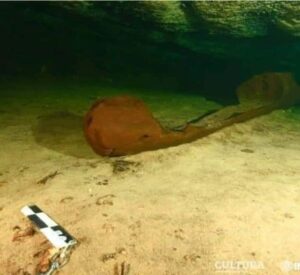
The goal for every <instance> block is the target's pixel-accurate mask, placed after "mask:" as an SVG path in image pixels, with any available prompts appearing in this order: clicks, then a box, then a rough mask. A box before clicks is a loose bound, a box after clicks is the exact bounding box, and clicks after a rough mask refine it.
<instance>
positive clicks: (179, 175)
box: [0, 86, 300, 275]
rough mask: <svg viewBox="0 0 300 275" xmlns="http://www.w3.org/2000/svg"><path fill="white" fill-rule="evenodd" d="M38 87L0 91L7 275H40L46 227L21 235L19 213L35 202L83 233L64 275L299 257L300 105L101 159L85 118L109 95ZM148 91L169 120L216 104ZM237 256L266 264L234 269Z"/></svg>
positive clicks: (166, 274)
mask: <svg viewBox="0 0 300 275" xmlns="http://www.w3.org/2000/svg"><path fill="white" fill-rule="evenodd" d="M35 89H36V90H35V91H34V92H33V91H32V90H34V89H33V88H30V89H29V88H24V89H23V88H22V86H21V87H20V86H18V88H17V89H16V88H14V87H12V88H6V91H4V92H3V96H1V104H0V123H1V128H0V143H1V148H0V228H1V230H0V274H1V275H10V274H14V275H17V274H34V270H35V268H36V265H37V263H38V261H39V252H41V251H43V250H45V249H46V248H47V246H48V244H47V242H45V238H44V237H43V236H42V235H41V234H40V233H36V234H34V235H33V236H28V237H24V238H21V239H20V240H18V241H12V239H13V236H14V234H15V230H16V228H20V229H24V228H26V227H27V226H28V225H29V222H28V221H27V219H26V218H25V217H23V215H22V214H21V213H20V209H21V208H22V207H23V206H24V205H27V204H29V203H34V204H37V205H38V206H39V207H40V208H42V209H43V210H44V211H45V212H47V213H48V214H49V215H50V216H51V217H53V218H54V219H55V220H56V221H57V222H59V223H60V224H61V225H62V226H64V227H65V228H66V229H67V230H68V231H69V232H70V233H71V234H72V235H73V236H74V237H75V238H76V239H77V240H78V241H79V245H78V246H77V247H76V248H75V249H74V251H73V254H72V256H71V258H70V261H69V263H68V264H67V265H66V266H64V267H63V268H62V269H61V270H60V271H59V274H61V275H70V274H78V275H85V274H87V275H102V274H103V275H106V274H107V275H109V274H111V275H118V274H117V272H116V266H119V267H120V266H121V264H122V263H126V265H130V272H129V274H132V275H134V274H139V275H152V274H153V275H154V274H159V275H192V274H204V275H210V274H225V273H226V274H270V275H275V274H284V269H282V266H281V265H282V262H283V261H286V260H288V261H290V262H296V263H297V262H300V123H299V122H300V116H299V109H297V112H296V113H298V115H297V116H294V115H291V113H293V112H295V110H296V109H294V111H293V110H287V111H283V110H278V111H275V112H273V113H272V114H269V115H266V116H263V117H260V118H256V119H253V120H251V121H248V122H246V123H242V124H238V125H234V126H232V127H228V128H226V129H224V130H222V131H220V132H217V133H215V134H212V135H210V136H208V137H206V138H203V139H200V140H198V141H196V142H193V143H190V144H185V145H181V146H177V147H173V148H168V149H162V150H157V151H152V152H145V153H141V154H137V155H133V156H127V157H120V158H103V157H100V156H97V155H95V154H94V153H93V152H92V151H91V150H90V148H89V147H88V146H87V145H86V142H85V140H84V138H83V135H82V131H81V117H82V114H83V113H84V111H85V110H87V108H88V106H89V104H90V103H91V102H92V101H93V100H94V98H97V97H98V96H102V95H107V94H105V92H103V91H102V90H99V89H96V88H94V89H90V90H91V92H90V94H89V95H88V96H87V94H84V93H82V92H81V93H80V91H79V92H78V93H76V92H75V93H74V94H73V95H70V94H68V93H67V92H65V91H60V90H59V89H55V92H49V91H48V90H47V89H46V88H45V89H44V90H40V89H39V88H38V87H36V88H35ZM86 89H87V88H86ZM20 90H22V92H20V93H19V92H18V91H20ZM58 90H59V91H58ZM119 92H120V91H115V93H116V94H117V93H119ZM121 92H122V93H124V91H121ZM112 94H113V93H112ZM141 97H142V98H144V99H145V101H146V102H147V103H148V104H149V105H150V107H152V109H153V110H154V113H155V114H156V116H157V117H158V118H159V119H160V120H162V121H165V124H169V125H171V124H172V123H173V124H176V123H179V124H180V123H182V121H184V120H186V119H188V118H191V117H193V116H194V115H196V114H197V113H199V109H201V108H202V110H204V109H210V108H212V107H215V106H216V104H214V103H211V102H207V101H205V100H204V99H203V98H201V97H199V96H195V95H194V96H190V97H187V96H179V95H175V94H173V95H172V94H168V95H166V96H164V97H162V98H160V97H159V95H155V94H152V95H151V96H147V95H145V94H141ZM147 100H148V101H147ZM201 106H202V107H201ZM203 106H204V107H203ZM174 120H176V121H175V122H174ZM51 174H55V176H54V177H52V178H49V179H48V180H46V182H45V183H44V184H43V183H42V184H41V183H40V184H39V182H40V181H41V180H42V179H43V178H45V177H47V176H48V175H51ZM223 261H225V264H224V265H223V267H224V269H222V265H220V263H224V262H223ZM226 261H228V262H229V263H232V264H233V265H232V266H231V267H229V268H228V262H226ZM237 261H249V262H254V263H255V262H256V263H259V268H258V269H255V268H253V266H252V268H246V269H243V268H240V269H238V270H234V266H235V263H236V262H237ZM226 263H227V264H226ZM244 271H245V272H244ZM120 274H121V273H120Z"/></svg>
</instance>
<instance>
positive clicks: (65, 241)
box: [21, 205, 77, 248]
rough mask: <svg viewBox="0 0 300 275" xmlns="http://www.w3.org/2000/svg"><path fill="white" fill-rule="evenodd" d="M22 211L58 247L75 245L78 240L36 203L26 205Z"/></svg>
mask: <svg viewBox="0 0 300 275" xmlns="http://www.w3.org/2000/svg"><path fill="white" fill-rule="evenodd" d="M21 212H22V213H23V214H24V215H25V216H26V217H27V218H28V219H29V220H30V221H31V222H32V223H33V224H34V225H35V226H36V227H38V229H39V230H40V231H41V232H42V233H43V235H44V236H45V237H46V238H47V239H48V240H49V241H50V242H51V243H52V244H53V246H54V247H56V248H63V247H68V246H70V245H74V244H76V243H77V241H76V240H75V239H74V238H73V237H72V236H71V235H70V234H69V233H68V232H67V231H66V230H65V229H64V228H63V227H62V226H60V225H59V224H57V223H56V222H55V221H54V220H52V219H51V218H50V217H49V216H48V215H47V214H46V213H44V212H43V211H42V210H41V209H40V208H39V207H38V206H36V205H26V206H24V207H23V208H22V209H21Z"/></svg>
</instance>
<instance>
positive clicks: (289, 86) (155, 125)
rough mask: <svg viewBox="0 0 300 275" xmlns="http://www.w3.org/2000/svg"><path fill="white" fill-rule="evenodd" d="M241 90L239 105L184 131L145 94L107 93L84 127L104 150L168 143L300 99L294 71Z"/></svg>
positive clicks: (126, 152) (127, 151)
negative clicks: (153, 108)
mask: <svg viewBox="0 0 300 275" xmlns="http://www.w3.org/2000/svg"><path fill="white" fill-rule="evenodd" d="M237 96H238V98H239V101H240V104H239V105H233V106H228V107H225V108H222V109H221V110H219V111H217V112H215V113H213V114H210V115H208V116H206V117H204V118H202V119H200V120H199V121H197V122H193V123H190V124H187V125H186V126H185V127H183V129H182V130H180V131H176V130H167V129H164V128H163V127H162V126H161V125H160V123H159V122H158V121H157V120H156V119H155V118H154V117H153V116H152V114H151V112H150V111H149V109H148V108H147V106H146V105H145V104H144V103H143V102H142V101H141V100H140V99H137V98H134V97H131V96H117V97H112V98H106V99H102V100H99V101H97V102H95V103H94V104H93V105H92V107H91V109H90V110H89V111H88V113H87V114H86V116H85V120H84V132H85V136H86V139H87V141H88V142H89V144H90V145H91V147H92V148H93V150H94V151H95V152H96V153H98V154H100V155H103V156H120V155H129V154H134V153H139V152H142V151H148V150H155V149H160V148H166V147H170V146H175V145H179V144H183V143H187V142H191V141H193V140H196V139H198V138H201V137H204V136H207V135H209V134H211V133H213V132H216V131H218V130H220V129H222V128H224V127H227V126H230V125H232V124H234V123H239V122H243V121H246V120H249V119H251V118H254V117H257V116H260V115H264V114H267V113H269V112H271V111H273V110H275V109H279V108H285V107H288V106H291V105H293V104H295V103H297V102H299V101H300V87H299V86H298V84H297V83H296V81H295V80H294V78H293V76H292V75H291V74H289V73H265V74H261V75H257V76H254V77H253V78H251V79H249V80H248V81H246V82H244V83H243V84H242V85H240V86H239V87H238V89H237Z"/></svg>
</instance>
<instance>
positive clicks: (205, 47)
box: [0, 1, 300, 98]
mask: <svg viewBox="0 0 300 275" xmlns="http://www.w3.org/2000/svg"><path fill="white" fill-rule="evenodd" d="M0 5H1V11H0V13H1V14H0V27H1V34H2V39H1V40H2V43H1V46H0V47H1V48H0V50H1V66H0V73H1V76H2V77H3V78H5V77H11V76H14V77H41V78H42V77H46V76H51V77H53V78H67V77H73V78H76V79H81V78H95V79H99V80H100V81H103V82H104V83H110V84H112V85H125V84H126V85H133V86H144V87H147V88H151V87H155V88H164V89H167V88H170V89H178V90H182V91H201V92H202V93H203V94H204V95H206V96H208V97H216V98H221V97H225V98H226V97H227V98H233V97H234V90H235V88H236V86H237V85H238V84H239V83H241V82H242V81H244V80H245V79H247V78H249V77H250V76H252V75H253V74H258V73H262V72H268V71H291V72H293V73H295V74H296V75H298V74H299V72H300V69H299V62H297V60H298V58H299V57H300V46H298V45H299V43H298V40H299V38H298V32H297V28H298V25H295V23H294V22H295V20H294V19H293V16H295V14H296V11H297V10H299V4H298V3H297V4H290V5H289V4H284V5H283V4H280V3H278V4H272V3H271V2H268V1H265V4H262V3H260V2H259V1H258V2H255V1H253V2H251V3H250V2H248V3H244V4H241V3H240V2H236V4H234V3H232V2H226V3H224V2H223V3H222V5H221V3H220V2H217V3H209V5H208V2H205V1H203V2H181V1H174V2H142V1H141V2H114V1H113V2H70V3H68V2H52V3H51V2H40V3H34V2H27V3H13V2H2V3H0ZM291 11H293V12H291ZM216 15H217V18H218V19H216ZM233 15H234V16H233ZM218 16H219V17H218ZM289 17H290V18H289ZM226 18H227V19H226ZM299 29H300V28H299Z"/></svg>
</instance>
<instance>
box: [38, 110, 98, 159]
mask: <svg viewBox="0 0 300 275" xmlns="http://www.w3.org/2000/svg"><path fill="white" fill-rule="evenodd" d="M32 132H33V136H34V138H35V141H36V142H37V143H38V144H39V145H41V146H44V147H46V148H48V149H50V150H54V151H57V152H59V153H62V154H65V155H70V156H74V157H78V158H86V159H95V158H99V156H97V155H96V154H95V153H94V152H93V151H92V149H91V148H90V147H89V145H88V144H87V142H86V140H85V137H84V134H83V129H82V117H80V116H78V115H75V114H72V113H69V112H66V111H62V112H56V113H52V114H48V115H43V116H40V117H38V121H37V123H36V125H34V126H32Z"/></svg>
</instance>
